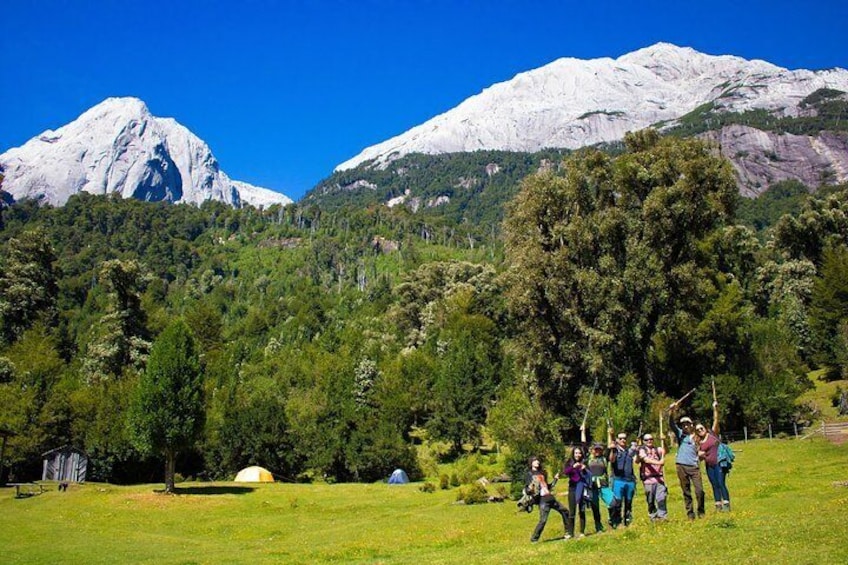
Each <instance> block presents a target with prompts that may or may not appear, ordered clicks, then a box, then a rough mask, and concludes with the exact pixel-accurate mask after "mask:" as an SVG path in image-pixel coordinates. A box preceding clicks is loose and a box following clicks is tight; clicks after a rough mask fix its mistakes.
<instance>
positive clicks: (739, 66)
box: [336, 43, 848, 171]
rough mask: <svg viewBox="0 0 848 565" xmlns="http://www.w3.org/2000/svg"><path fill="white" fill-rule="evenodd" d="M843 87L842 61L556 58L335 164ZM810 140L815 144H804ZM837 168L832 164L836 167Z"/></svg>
mask: <svg viewBox="0 0 848 565" xmlns="http://www.w3.org/2000/svg"><path fill="white" fill-rule="evenodd" d="M823 88H827V89H835V90H841V91H848V71H846V70H844V69H832V70H826V71H807V70H795V71H790V70H787V69H784V68H781V67H777V66H775V65H772V64H771V63H767V62H765V61H760V60H753V61H749V60H746V59H743V58H740V57H735V56H728V55H722V56H714V55H706V54H703V53H699V52H697V51H695V50H694V49H691V48H687V47H677V46H675V45H671V44H668V43H658V44H656V45H653V46H651V47H647V48H644V49H640V50H638V51H634V52H632V53H628V54H626V55H623V56H621V57H619V58H618V59H611V58H600V59H592V60H580V59H574V58H563V59H559V60H557V61H554V62H553V63H550V64H548V65H545V66H543V67H541V68H538V69H534V70H531V71H528V72H524V73H520V74H518V75H516V76H515V77H514V78H513V79H511V80H509V81H506V82H502V83H498V84H495V85H493V86H491V87H489V88H487V89H485V90H483V92H481V93H480V94H477V95H476V96H472V97H471V98H468V99H467V100H465V101H464V102H462V103H461V104H460V105H459V106H457V107H456V108H453V109H452V110H449V111H447V112H445V113H443V114H441V115H438V116H436V117H434V118H432V119H430V120H428V121H427V122H425V123H423V124H421V125H419V126H416V127H414V128H412V129H410V130H409V131H407V132H405V133H402V134H400V135H398V136H396V137H393V138H391V139H389V140H387V141H384V142H382V143H379V144H377V145H374V146H372V147H368V148H367V149H365V150H363V151H362V152H361V153H360V154H359V155H357V156H356V157H353V158H352V159H350V160H348V161H345V162H344V163H342V164H340V165H338V167H337V168H336V170H337V171H340V170H347V169H352V168H354V167H356V166H357V165H360V164H362V163H366V162H369V161H372V160H373V161H374V162H375V164H376V165H377V166H379V167H382V166H385V165H386V164H387V163H388V162H390V161H392V160H393V159H396V158H398V157H400V156H402V155H407V154H410V153H425V154H441V153H454V152H469V151H476V150H482V149H501V150H509V151H526V152H534V151H538V150H541V149H544V148H567V149H576V148H579V147H584V146H587V145H593V144H596V143H599V142H614V141H618V140H621V139H622V138H623V137H624V134H625V133H626V132H628V131H635V130H639V129H642V128H645V127H648V126H652V125H657V124H663V125H666V126H668V125H673V123H674V120H676V119H678V118H680V117H681V116H684V115H686V114H687V113H689V112H692V111H693V110H694V109H696V108H697V107H699V106H701V105H703V104H707V103H711V104H712V105H713V110H714V111H716V112H744V111H746V110H753V109H766V110H769V111H772V112H774V114H775V115H776V116H778V117H779V116H792V115H794V114H797V112H798V104H799V102H800V101H801V100H803V99H804V98H805V97H806V96H808V95H810V94H811V93H813V92H815V91H816V90H819V89H823ZM810 145H812V146H815V144H814V143H813V144H810ZM835 168H838V167H835Z"/></svg>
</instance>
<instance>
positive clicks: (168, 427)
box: [129, 319, 205, 492]
mask: <svg viewBox="0 0 848 565" xmlns="http://www.w3.org/2000/svg"><path fill="white" fill-rule="evenodd" d="M204 414H205V412H204V394H203V373H202V371H201V370H200V361H199V359H198V355H197V351H196V348H195V344H194V338H193V337H192V335H191V331H190V330H189V328H188V326H187V325H186V323H185V322H184V321H182V320H181V319H179V320H177V321H175V322H173V323H172V324H171V325H169V326H168V327H167V328H166V329H165V330H164V331H163V332H162V334H161V335H160V336H159V337H158V338H157V339H156V341H155V342H154V343H153V347H152V349H151V351H150V358H149V359H148V363H147V368H146V369H145V371H144V373H143V374H142V375H141V378H140V380H139V384H138V389H137V392H136V397H135V399H134V402H133V405H132V408H131V410H130V416H129V423H130V426H131V429H132V431H133V436H134V442H135V443H136V446H137V447H138V448H139V450H141V451H144V452H155V453H160V454H162V455H163V456H164V458H165V490H166V491H167V492H173V490H174V473H175V466H176V460H177V454H178V453H180V452H181V451H183V450H186V449H189V448H191V447H193V446H194V444H195V442H196V441H197V440H198V439H199V438H200V435H201V433H202V431H203V424H204Z"/></svg>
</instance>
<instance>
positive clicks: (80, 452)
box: [41, 445, 88, 457]
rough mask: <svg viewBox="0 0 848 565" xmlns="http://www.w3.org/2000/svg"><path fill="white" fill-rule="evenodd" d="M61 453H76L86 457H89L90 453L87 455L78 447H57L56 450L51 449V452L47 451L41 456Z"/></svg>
mask: <svg viewBox="0 0 848 565" xmlns="http://www.w3.org/2000/svg"><path fill="white" fill-rule="evenodd" d="M59 451H74V452H76V453H79V454H80V455H85V456H86V457H88V453H86V452H85V451H83V450H82V449H80V448H78V447H74V446H73V445H63V446H62V447H57V448H56V449H51V450H50V451H45V452H44V453H42V454H41V456H42V457H44V456H45V455H50V454H52V453H56V452H59Z"/></svg>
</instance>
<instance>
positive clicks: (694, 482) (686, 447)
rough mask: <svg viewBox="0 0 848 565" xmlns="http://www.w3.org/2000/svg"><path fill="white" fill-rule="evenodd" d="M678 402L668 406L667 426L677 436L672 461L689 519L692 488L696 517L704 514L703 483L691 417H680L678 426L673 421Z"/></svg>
mask: <svg viewBox="0 0 848 565" xmlns="http://www.w3.org/2000/svg"><path fill="white" fill-rule="evenodd" d="M678 406H679V404H678V402H675V403H673V404H672V405H671V406H669V413H668V423H669V428H670V429H671V430H673V431H674V435H675V436H676V437H677V456H676V457H675V460H674V463H675V467H676V468H677V480H678V481H680V489H681V490H682V491H683V503H684V506H685V507H686V516H687V517H688V518H689V519H690V520H694V519H695V508H693V504H692V489H693V487H694V490H695V499H696V500H697V504H698V507H697V512H698V517H703V516H704V484H703V481H702V480H701V467H700V466H699V465H698V444H697V443H696V441H695V433H694V427H693V425H692V418H690V417H688V416H683V417H682V418H680V426H678V425H677V422H676V421H675V415H676V414H677V408H678Z"/></svg>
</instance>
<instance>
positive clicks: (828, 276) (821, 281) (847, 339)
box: [810, 245, 848, 375]
mask: <svg viewBox="0 0 848 565" xmlns="http://www.w3.org/2000/svg"><path fill="white" fill-rule="evenodd" d="M810 312H811V314H812V316H811V318H812V327H813V331H814V334H815V337H816V339H815V343H816V350H817V351H816V353H817V354H816V358H817V360H818V361H819V362H820V363H821V364H822V365H825V366H828V367H831V369H832V372H833V373H834V374H836V375H839V374H841V375H845V374H846V373H848V247H846V246H845V245H837V246H829V247H827V248H825V250H824V253H823V258H822V267H821V271H820V273H819V276H818V277H817V278H816V279H815V281H814V283H813V292H812V304H811V308H810Z"/></svg>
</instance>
